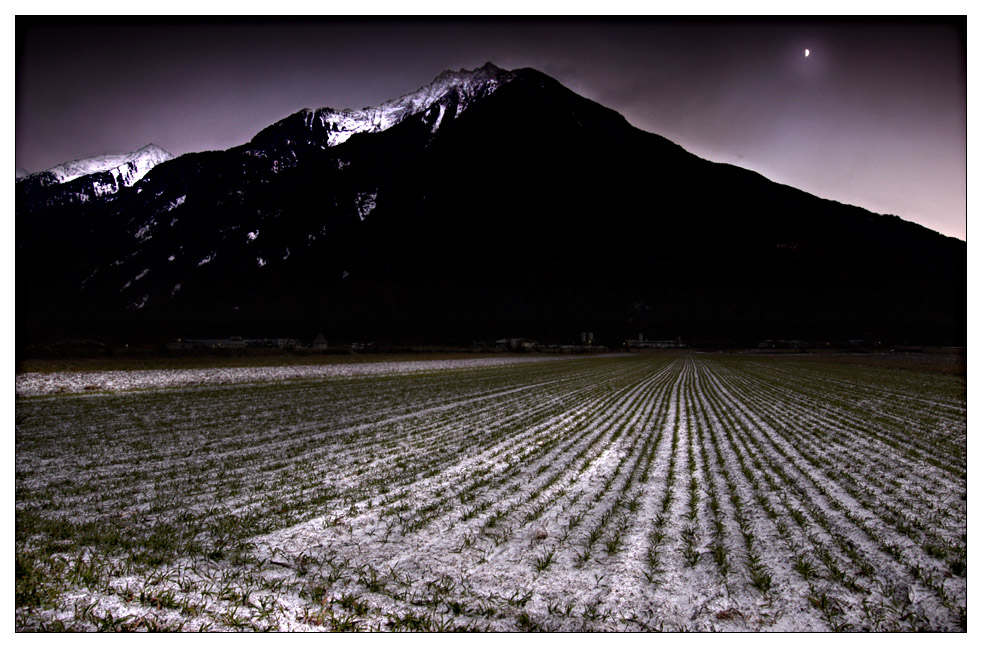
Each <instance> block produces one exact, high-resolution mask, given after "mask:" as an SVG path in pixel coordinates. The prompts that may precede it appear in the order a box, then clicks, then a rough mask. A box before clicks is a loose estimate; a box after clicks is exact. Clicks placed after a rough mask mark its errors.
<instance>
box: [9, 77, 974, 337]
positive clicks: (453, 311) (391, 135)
mask: <svg viewBox="0 0 982 648" xmlns="http://www.w3.org/2000/svg"><path fill="white" fill-rule="evenodd" d="M66 168H67V167H66ZM90 168H95V167H90ZM113 168H117V167H113ZM107 173H109V175H113V174H112V171H111V170H109V171H107V170H106V169H101V170H99V171H98V172H97V173H94V174H89V175H83V176H80V177H76V178H75V179H73V180H70V181H68V182H65V183H63V184H58V185H55V184H51V183H47V184H46V182H47V181H45V182H41V181H40V180H36V181H34V182H29V181H30V180H31V178H28V179H25V180H22V181H20V182H18V183H17V266H16V267H17V318H18V326H17V329H18V339H19V342H21V341H24V342H27V341H29V339H32V338H38V339H41V338H54V337H66V336H81V335H85V336H89V337H101V338H106V337H114V336H115V337H127V336H146V337H150V338H155V339H158V338H165V337H178V336H180V335H186V336H193V335H230V334H241V335H256V336H278V335H295V336H298V337H299V336H302V337H310V336H312V333H311V332H312V331H313V332H316V331H317V330H323V331H324V332H325V333H326V334H327V335H328V337H330V338H333V339H338V340H345V339H347V340H352V339H385V340H392V341H417V342H443V341H470V340H472V339H490V338H497V337H503V336H522V335H524V336H529V337H537V338H540V339H544V340H556V341H563V340H571V339H573V338H574V337H575V336H576V334H577V333H578V332H579V331H581V330H592V331H594V332H596V334H597V338H598V340H601V341H605V342H609V343H615V342H618V341H619V340H621V339H624V338H625V337H636V336H637V335H638V333H643V334H644V335H646V336H647V337H649V338H650V337H665V338H667V337H676V336H682V337H683V338H688V339H693V338H701V339H714V340H727V341H734V342H746V343H750V342H755V341H757V340H760V339H765V338H775V339H778V338H783V339H791V338H798V339H809V340H826V339H831V340H839V339H851V338H867V339H871V338H877V339H888V340H894V341H904V340H908V341H918V342H931V343H942V342H944V343H958V342H962V343H963V342H964V339H965V320H966V297H965V295H966V292H965V291H966V246H965V243H964V242H962V241H958V240H956V239H952V238H947V237H944V236H942V235H940V234H938V233H936V232H932V231H930V230H927V229H926V228H923V227H921V226H919V225H915V224H913V223H909V222H905V221H902V220H901V219H899V218H897V217H895V216H883V215H878V214H873V213H870V212H868V211H866V210H863V209H860V208H857V207H851V206H847V205H842V204H839V203H836V202H833V201H828V200H823V199H820V198H817V197H815V196H812V195H809V194H806V193H804V192H801V191H799V190H796V189H793V188H791V187H787V186H782V185H778V184H775V183H773V182H770V181H768V180H767V179H766V178H764V177H762V176H760V175H758V174H755V173H752V172H750V171H746V170H744V169H740V168H738V167H733V166H729V165H724V164H715V163H711V162H708V161H706V160H702V159H700V158H698V157H696V156H693V155H691V154H690V153H688V152H686V151H685V150H684V149H682V148H681V147H679V146H677V145H676V144H674V143H672V142H670V141H668V140H667V139H665V138H663V137H660V136H658V135H655V134H651V133H646V132H644V131H641V130H639V129H636V128H634V127H633V126H631V125H630V124H629V123H628V122H627V121H626V120H625V119H624V118H623V117H622V116H620V115H619V114H617V113H616V112H614V111H612V110H609V109H607V108H605V107H603V106H601V105H599V104H597V103H595V102H592V101H590V100H588V99H585V98H583V97H580V96H578V95H576V94H575V93H573V92H572V91H570V90H569V89H567V88H565V87H563V86H562V85H561V84H559V83H558V82H557V81H555V80H554V79H552V78H550V77H548V76H546V75H544V74H542V73H540V72H538V71H536V70H532V69H520V70H514V71H506V70H502V69H500V68H497V67H495V66H493V65H491V64H487V65H485V66H484V67H482V68H478V69H477V70H473V71H465V70H460V71H456V72H451V71H448V72H444V73H443V74H441V75H440V76H438V77H437V78H436V79H435V80H434V81H433V82H432V83H430V84H429V85H427V86H424V87H423V88H421V89H420V90H418V91H417V92H415V93H411V94H409V95H406V96H404V97H401V98H399V99H395V100H393V101H389V102H386V103H384V104H382V105H380V106H377V107H373V108H365V109H361V110H333V109H329V108H322V109H318V110H309V109H305V110H301V111H299V112H297V113H295V114H293V115H290V116H288V117H286V118H285V119H283V120H281V121H279V122H277V123H275V124H273V125H271V126H269V127H268V128H266V129H264V130H263V131H261V132H260V133H258V134H257V135H256V136H255V137H254V138H253V139H252V140H251V141H250V142H247V143H246V144H243V145H241V146H237V147H234V148H231V149H229V150H226V151H212V152H205V153H192V154H186V155H182V156H180V157H178V158H176V159H172V160H167V161H163V162H160V163H158V164H155V165H154V166H153V168H151V169H150V170H149V171H148V172H146V174H145V175H143V177H142V178H140V179H138V180H137V181H135V182H134V183H133V184H132V185H131V186H126V185H125V183H123V182H120V183H119V184H118V185H115V186H116V187H117V189H116V190H115V191H113V192H103V193H101V194H96V193H95V192H94V191H93V193H92V194H85V195H87V196H88V197H87V198H85V199H81V198H77V199H76V198H73V199H67V198H65V196H80V195H82V188H83V187H84V188H86V191H87V187H89V186H92V187H95V186H97V185H98V184H99V183H102V182H105V181H106V174H107ZM65 175H66V177H67V176H68V175H70V173H66V174H65ZM68 187H71V190H70V192H69V193H67V194H66V188H68Z"/></svg>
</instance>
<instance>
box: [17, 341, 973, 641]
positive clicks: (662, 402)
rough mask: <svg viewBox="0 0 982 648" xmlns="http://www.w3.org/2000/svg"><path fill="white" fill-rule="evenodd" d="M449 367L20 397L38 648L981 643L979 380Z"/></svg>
mask: <svg viewBox="0 0 982 648" xmlns="http://www.w3.org/2000/svg"><path fill="white" fill-rule="evenodd" d="M435 366H436V365H434V367H435ZM439 367H440V368H439V369H430V370H428V369H427V367H426V366H423V367H422V368H420V367H415V371H413V372H412V373H401V372H399V370H398V366H394V368H390V369H388V370H385V371H382V370H379V371H376V372H374V373H364V374H358V373H347V374H343V375H318V376H314V377H310V376H305V375H299V376H298V375H291V376H288V377H287V378H280V379H264V380H256V381H253V382H240V381H236V380H230V381H224V382H225V384H217V383H210V382H207V381H204V382H200V381H199V382H198V384H192V385H185V386H181V385H180V384H178V383H165V384H166V385H173V384H177V386H159V385H157V384H156V383H153V382H152V381H151V384H150V385H149V386H144V387H145V388H142V389H133V390H124V391H112V385H109V386H107V385H105V384H96V385H95V387H94V388H93V389H92V390H89V391H85V387H86V386H87V385H89V384H90V381H91V380H92V378H91V376H89V377H83V378H80V379H78V380H76V382H75V383H73V384H74V385H75V386H76V387H75V388H76V389H77V390H82V391H80V393H74V394H72V393H68V394H54V395H44V396H18V398H17V402H16V539H15V549H16V612H15V616H16V627H17V629H19V630H30V629H39V630H61V629H79V630H85V629H89V630H92V629H98V630H154V629H166V630H178V629H182V630H187V631H192V630H283V631H286V630H346V631H354V630H383V631H388V630H391V631H399V630H624V631H627V630H666V631H675V630H697V631H704V630H734V631H737V630H819V631H823V630H874V631H888V630H922V629H930V630H942V631H957V630H962V629H964V628H965V626H966V623H967V621H966V618H967V614H966V570H967V546H966V532H967V528H966V517H967V512H966V511H967V504H966V470H967V468H966V466H967V450H966V386H965V378H964V376H960V375H949V374H944V373H937V372H927V371H919V370H916V367H915V368H914V370H901V368H898V367H896V366H880V367H878V366H868V365H859V364H856V363H852V362H843V361H837V362H826V361H823V360H821V359H815V358H796V357H794V356H790V357H767V356H738V355H707V354H689V355H675V356H672V355H666V356H642V357H638V356H633V357H606V358H595V357H591V358H575V359H557V360H552V361H542V362H532V363H520V364H473V363H468V361H454V362H448V363H445V364H442V365H439ZM274 377H275V376H274ZM18 380H19V381H20V378H19V379H18ZM19 384H20V382H19ZM136 386H141V385H136ZM18 389H20V387H19V388H18ZM49 391H57V390H49ZM23 393H26V392H23ZM38 393H40V392H38Z"/></svg>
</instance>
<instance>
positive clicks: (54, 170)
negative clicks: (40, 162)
mask: <svg viewBox="0 0 982 648" xmlns="http://www.w3.org/2000/svg"><path fill="white" fill-rule="evenodd" d="M173 157H174V156H173V155H171V154H170V153H168V152H167V151H165V150H164V149H162V148H160V147H159V146H157V145H155V144H148V145H146V146H144V147H143V148H141V149H138V150H136V151H132V152H130V153H122V154H117V155H100V156H97V157H91V158H84V159H81V160H72V161H70V162H63V163H61V164H58V165H56V166H53V167H51V168H50V169H46V170H44V171H41V172H40V173H39V174H36V175H41V174H45V175H46V176H47V179H48V180H49V181H50V182H51V183H57V184H64V183H66V182H70V181H72V180H75V179H76V178H81V177H82V176H87V175H92V174H94V173H101V172H103V171H110V172H112V171H113V170H116V171H117V174H114V175H118V176H119V179H120V180H121V182H122V184H124V185H126V186H128V187H129V186H132V185H133V184H135V183H136V182H137V181H139V180H140V178H142V177H143V176H144V175H146V174H147V172H148V171H150V169H152V168H153V167H155V166H157V165H158V164H160V163H161V162H166V161H167V160H170V159H171V158H173Z"/></svg>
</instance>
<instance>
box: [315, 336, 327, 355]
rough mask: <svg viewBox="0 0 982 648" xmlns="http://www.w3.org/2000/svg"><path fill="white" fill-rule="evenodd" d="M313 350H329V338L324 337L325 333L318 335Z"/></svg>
mask: <svg viewBox="0 0 982 648" xmlns="http://www.w3.org/2000/svg"><path fill="white" fill-rule="evenodd" d="M312 346H313V348H314V350H315V351H324V350H326V349H327V338H326V337H324V334H323V333H318V334H317V337H315V338H314V343H313V345H312Z"/></svg>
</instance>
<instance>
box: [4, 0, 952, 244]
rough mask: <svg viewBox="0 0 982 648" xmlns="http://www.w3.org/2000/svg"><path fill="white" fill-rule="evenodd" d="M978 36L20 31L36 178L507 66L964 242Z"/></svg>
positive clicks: (464, 29) (876, 25)
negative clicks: (969, 79) (973, 49)
mask: <svg viewBox="0 0 982 648" xmlns="http://www.w3.org/2000/svg"><path fill="white" fill-rule="evenodd" d="M964 25H965V20H964V18H957V19H953V20H932V21H893V20H890V19H886V18H882V19H877V20H873V21H864V22H855V21H852V22H843V21H830V20H827V19H823V20H804V19H802V20H797V19H796V20H793V21H790V20H785V21H777V20H763V21H762V20H755V21H752V20H725V21H722V20H717V21H712V20H695V21H693V20H688V21H683V20H677V19H674V20H666V19H643V20H641V19H631V20H623V19H621V20H600V19H595V20H572V19H565V20H564V19H548V20H519V19H514V20H501V19H498V20H469V21H460V20H455V21H454V20H448V19H430V20H425V19H401V20H389V21H382V20H371V21H369V20H362V21H355V20H347V19H337V20H325V19H320V20H318V21H316V22H315V21H310V20H307V21H283V20H277V21H275V22H269V21H265V22H258V21H246V22H242V21H238V22H230V21H228V20H224V21H221V22H218V21H212V22H200V21H199V22H198V23H197V24H188V23H181V22H174V21H170V22H161V21H159V20H158V21H156V22H143V23H141V24H134V23H124V22H120V21H118V20H117V21H114V22H113V23H111V24H100V23H98V22H96V21H95V20H94V19H91V18H90V19H83V20H74V21H72V22H65V21H61V22H57V21H55V20H46V21H36V20H35V21H27V20H25V19H23V18H18V20H17V27H18V30H17V31H18V34H17V36H18V42H17V60H16V64H17V65H16V90H15V97H16V112H15V119H16V165H17V167H18V168H21V169H24V170H26V171H28V172H35V171H40V170H43V169H45V168H48V167H50V166H53V165H55V164H58V163H60V162H64V161H67V160H71V159H76V158H84V157H91V156H95V155H101V154H107V153H122V152H127V151H132V150H135V149H138V148H140V147H142V146H144V145H145V144H147V143H150V142H153V143H154V144H157V145H158V146H161V147H163V148H165V149H167V150H168V151H170V152H171V153H173V154H175V155H179V154H182V153H187V152H191V151H202V150H211V149H224V148H228V147H231V146H235V145H237V144H242V143H244V142H246V141H248V140H249V139H250V138H251V137H252V136H253V135H255V134H256V133H257V132H258V131H259V130H261V129H262V128H264V127H265V126H268V125H269V124H271V123H273V122H275V121H277V120H279V119H281V118H283V117H285V116H287V115H289V114H291V113H293V112H296V111H297V110H299V109H301V108H304V107H309V108H318V107H324V106H330V107H333V108H360V107H364V106H369V105H375V104H378V103H381V102H382V101H385V100H387V99H392V98H395V97H397V96H399V95H401V94H405V93H407V92H411V91H413V90H415V89H417V88H418V87H420V86H422V85H425V84H426V83H428V82H429V81H430V80H432V78H433V77H435V76H436V75H437V74H438V73H439V72H441V71H442V70H444V69H448V68H453V69H458V68H467V69H471V68H474V67H478V66H480V65H482V64H484V63H485V62H486V61H492V62H494V63H495V64H496V65H498V66H500V67H503V68H507V69H513V68H518V67H534V68H536V69H538V70H541V71H542V72H545V73H546V74H548V75H550V76H552V77H554V78H556V79H557V80H559V81H560V82H561V83H563V84H564V85H566V86H567V87H569V88H571V89H572V90H574V91H576V92H578V93H579V94H582V95H584V96H586V97H589V98H591V99H593V100H595V101H598V102H599V103H601V104H604V105H605V106H608V107H610V108H613V109H615V110H617V111H618V112H620V113H621V114H623V115H624V116H625V117H626V118H627V119H628V120H629V121H630V122H631V123H632V124H634V125H635V126H637V127H639V128H642V129H644V130H646V131H650V132H654V133H658V134H660V135H663V136H665V137H667V138H669V139H671V140H672V141H674V142H676V143H678V144H680V145H681V146H683V147H684V148H686V149H687V150H689V151H691V152H692V153H695V154H696V155H699V156H701V157H704V158H707V159H710V160H714V161H717V162H727V163H732V164H736V165H739V166H742V167H745V168H748V169H753V170H755V171H758V172H760V173H761V174H763V175H765V176H766V177H768V178H770V179H772V180H774V181H777V182H780V183H783V184H788V185H792V186H794V187H798V188H800V189H803V190H805V191H808V192H810V193H814V194H816V195H818V196H821V197H824V198H831V199H834V200H838V201H840V202H844V203H849V204H855V205H860V206H862V207H865V208H867V209H870V210H872V211H875V212H878V213H890V214H896V215H898V216H900V217H902V218H904V219H907V220H912V221H915V222H918V223H921V224H923V225H925V226H927V227H929V228H931V229H934V230H937V231H940V232H942V233H944V234H947V235H950V236H956V237H958V238H962V239H964V238H965V227H966V119H967V109H966V65H965V63H966V58H965V31H964ZM806 48H807V49H808V50H809V51H810V54H809V56H808V57H806V56H805V54H804V52H805V49H806ZM548 118H549V116H548V115H545V114H538V113H537V112H536V109H535V106H529V119H542V120H545V119H548Z"/></svg>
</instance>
